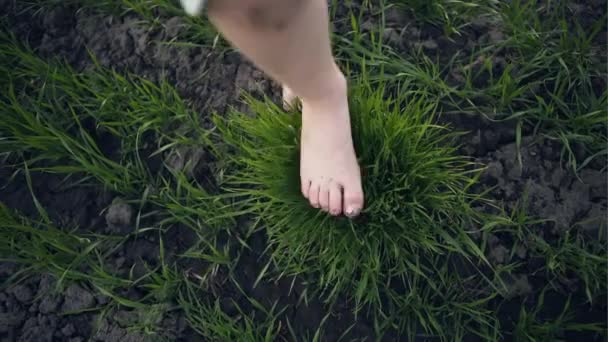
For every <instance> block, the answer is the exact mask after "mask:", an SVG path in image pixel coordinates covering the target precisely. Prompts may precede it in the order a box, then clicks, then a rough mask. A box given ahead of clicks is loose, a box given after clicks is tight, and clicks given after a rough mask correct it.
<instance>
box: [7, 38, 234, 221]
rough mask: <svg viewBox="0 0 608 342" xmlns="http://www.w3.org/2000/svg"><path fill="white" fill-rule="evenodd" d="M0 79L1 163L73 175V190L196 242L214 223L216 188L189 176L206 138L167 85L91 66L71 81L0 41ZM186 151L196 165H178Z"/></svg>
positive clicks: (56, 67)
mask: <svg viewBox="0 0 608 342" xmlns="http://www.w3.org/2000/svg"><path fill="white" fill-rule="evenodd" d="M92 58H93V61H95V60H94V57H92ZM0 72H1V73H3V74H4V75H5V76H6V77H4V78H3V79H2V80H0V89H1V90H2V91H1V94H0V110H1V111H2V112H3V113H5V115H4V117H3V120H2V121H1V122H0V138H1V139H0V154H4V155H8V156H9V157H8V160H10V161H12V162H14V163H21V161H22V160H25V161H26V162H27V164H28V165H29V166H30V168H31V169H32V170H33V171H42V172H51V173H60V174H66V175H78V177H79V178H80V179H79V180H78V182H80V183H83V182H86V181H87V180H93V181H95V182H97V183H99V184H102V185H103V186H105V187H106V188H108V189H109V190H112V191H116V192H118V193H120V194H122V195H125V196H127V197H130V198H133V199H134V200H135V201H139V203H140V207H143V205H144V203H149V204H154V205H156V206H159V207H161V208H162V212H163V213H164V214H166V217H165V218H164V219H163V220H162V221H161V222H162V223H163V225H165V226H170V225H172V224H176V223H180V224H186V225H187V226H188V227H191V228H193V229H194V230H196V231H197V232H203V231H205V227H209V226H210V225H212V224H214V223H213V222H212V221H214V220H212V218H213V217H215V216H220V215H219V213H218V212H217V208H219V207H220V206H221V204H219V205H217V206H216V204H218V203H220V202H221V199H219V198H215V199H213V198H211V197H212V196H211V194H212V192H213V191H215V190H214V189H216V187H217V186H216V184H217V183H220V182H221V179H220V178H219V177H210V174H211V173H212V172H213V171H215V170H212V169H210V168H209V169H207V170H205V171H207V172H208V173H209V174H205V175H201V176H200V177H198V176H197V175H194V174H193V172H192V170H193V169H194V168H195V167H196V166H197V165H192V163H197V164H200V163H201V160H200V159H203V158H204V159H206V160H208V161H210V162H212V161H213V159H214V158H215V157H214V154H215V153H217V151H216V149H215V147H214V144H212V143H211V141H210V140H209V134H210V131H209V130H207V129H205V128H204V127H203V123H202V118H201V117H200V116H199V114H197V113H194V112H193V111H192V110H190V109H189V108H188V107H187V106H186V104H185V103H184V101H183V100H182V99H181V98H180V97H179V95H178V94H177V92H176V90H175V89H174V88H172V87H171V86H170V85H169V84H168V83H166V82H161V84H160V85H156V84H154V83H152V82H150V81H147V80H145V79H143V78H140V77H136V76H132V75H127V76H123V75H120V74H118V73H117V72H115V71H113V70H108V69H105V68H102V67H101V66H99V65H94V66H93V67H92V68H91V69H90V70H87V71H85V72H82V73H79V72H76V71H75V70H73V69H72V68H70V67H69V66H67V65H65V64H64V63H61V62H60V61H51V62H49V61H46V60H43V59H41V58H39V57H37V56H36V55H35V53H34V52H33V51H31V50H29V49H27V48H25V47H22V46H20V45H19V44H17V43H16V42H15V41H14V38H13V37H11V36H9V35H7V34H1V33H0ZM151 141H152V142H153V143H150V142H151ZM189 150H196V153H198V156H199V157H198V159H196V158H190V159H189V158H187V157H188V156H186V155H184V154H185V152H183V151H189ZM196 153H191V154H192V155H196ZM171 158H173V159H174V160H177V159H179V160H181V161H180V162H172V163H171V162H169V160H170V159H171ZM212 165H213V164H212V163H209V167H211V166H212ZM211 213H215V214H214V215H211ZM216 214H217V215H216ZM219 221H220V222H216V223H217V225H218V226H223V225H224V226H225V224H227V221H226V220H219Z"/></svg>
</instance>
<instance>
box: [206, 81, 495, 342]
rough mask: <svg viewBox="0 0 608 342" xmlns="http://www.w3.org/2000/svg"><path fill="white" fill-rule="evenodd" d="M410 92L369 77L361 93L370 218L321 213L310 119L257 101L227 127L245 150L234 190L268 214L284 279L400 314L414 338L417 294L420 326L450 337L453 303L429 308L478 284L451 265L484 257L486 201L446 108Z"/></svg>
mask: <svg viewBox="0 0 608 342" xmlns="http://www.w3.org/2000/svg"><path fill="white" fill-rule="evenodd" d="M399 94H400V95H398V96H397V97H394V98H386V94H385V92H384V89H383V87H382V86H379V87H375V86H374V87H373V88H372V87H371V86H370V85H369V83H368V82H367V81H365V80H361V81H359V83H358V84H356V85H355V86H354V87H353V89H352V92H351V96H350V99H351V104H350V105H351V113H352V114H351V117H352V129H353V137H354V141H355V148H356V150H357V152H358V156H359V160H360V164H361V167H362V174H363V178H364V191H365V194H366V202H367V207H366V208H365V210H364V211H363V213H362V214H361V216H360V217H359V218H357V219H355V220H350V219H347V218H333V217H330V216H328V215H325V214H323V213H321V212H319V211H318V210H315V209H312V208H310V206H309V204H308V203H307V202H306V201H305V200H304V199H303V197H302V195H301V193H300V190H299V188H300V187H299V184H300V180H299V139H300V138H299V131H300V118H299V116H297V115H288V114H285V113H284V112H283V111H282V110H280V109H279V108H278V107H277V106H276V105H274V104H271V103H268V102H263V101H256V100H250V104H251V108H252V109H253V111H254V112H255V114H256V117H255V118H253V117H251V116H248V115H244V114H240V113H233V115H232V116H231V117H230V118H229V119H228V120H223V119H221V118H219V117H218V119H217V120H216V122H217V125H218V127H219V128H220V131H221V132H222V134H223V136H224V138H225V139H226V140H227V141H228V142H229V143H230V144H231V145H232V146H233V147H234V149H235V154H234V162H235V163H236V169H238V171H236V172H235V173H234V174H232V175H229V176H227V183H228V184H229V185H228V188H229V191H231V192H232V193H233V195H234V197H235V199H236V201H237V203H238V204H239V205H241V206H244V207H245V208H246V210H248V211H250V212H252V213H255V214H256V215H258V216H259V218H260V222H259V223H260V225H262V226H263V227H264V228H265V229H266V232H267V234H268V240H269V251H270V255H271V258H270V260H271V263H272V264H273V266H274V268H275V269H276V270H278V271H277V275H278V276H279V277H280V276H291V275H305V276H310V275H313V274H314V275H315V276H316V277H318V281H316V284H317V286H318V288H319V289H320V293H321V296H322V297H323V298H325V299H326V300H327V301H328V302H330V303H331V302H333V301H334V300H335V299H336V298H337V297H339V296H346V297H347V298H348V299H349V300H353V301H354V302H355V303H356V309H355V310H356V311H359V310H360V309H362V308H368V309H372V311H373V312H375V313H379V312H382V315H385V314H386V315H389V316H390V315H391V314H394V315H395V318H398V322H397V323H396V324H397V325H398V327H399V328H402V329H404V328H405V327H406V325H407V324H408V322H405V321H404V319H403V317H404V315H403V311H401V310H405V311H408V310H417V309H416V308H415V307H412V306H408V305H411V304H412V303H406V302H405V301H404V300H403V298H404V297H407V296H408V295H411V296H413V297H411V299H416V301H417V302H418V304H419V305H418V308H419V309H420V315H417V314H418V313H415V316H416V315H417V316H419V317H416V319H418V318H424V319H426V322H429V321H434V322H432V323H429V324H425V325H424V328H425V330H426V332H427V333H437V334H439V335H442V336H448V335H449V331H450V329H451V328H442V327H444V326H445V324H446V323H447V322H448V321H449V319H451V318H449V317H448V316H450V317H452V318H453V317H456V316H457V315H453V313H451V312H449V309H448V308H447V306H442V305H439V306H440V307H439V308H438V309H437V310H435V311H433V310H432V309H431V308H430V307H429V306H430V305H432V303H433V302H434V301H435V300H438V301H439V302H441V301H444V300H448V301H454V303H457V302H459V300H460V299H457V297H458V296H451V295H452V294H454V295H456V293H450V291H447V292H443V291H444V290H445V289H446V287H447V288H449V289H457V288H460V286H462V287H465V286H467V285H466V284H465V283H466V281H465V277H460V276H456V277H453V275H454V274H453V272H454V271H453V270H450V269H448V268H447V267H446V266H447V265H449V264H450V260H451V259H450V258H452V257H453V258H454V259H459V260H460V261H464V262H463V264H468V265H469V266H474V265H476V264H477V263H478V262H479V261H480V260H483V259H484V256H483V253H482V251H481V250H480V249H479V248H478V246H477V244H476V243H475V242H474V241H473V240H472V238H471V237H470V236H469V235H468V234H467V231H466V229H467V227H470V226H471V225H473V224H474V221H475V220H476V219H477V218H478V215H477V214H475V212H474V211H473V210H472V209H471V203H472V202H474V201H475V200H477V199H478V197H477V196H475V195H472V194H470V193H469V192H468V189H469V187H470V186H471V185H473V184H474V183H475V180H476V175H477V174H478V173H477V170H476V168H475V165H474V164H473V163H471V162H470V161H468V160H467V159H466V158H465V157H461V156H457V155H456V154H455V151H456V147H455V146H453V145H452V139H453V138H455V137H456V136H457V135H458V133H454V132H451V131H450V130H449V129H448V128H447V127H445V126H441V125H439V124H436V123H435V121H436V120H435V119H436V118H435V117H436V105H435V104H433V103H427V102H426V101H425V99H424V98H423V97H417V98H415V97H413V96H410V95H411V94H410V93H409V92H408V89H402V91H401V92H400V93H399ZM448 284H449V285H448ZM478 284H479V281H478ZM442 292H443V293H442ZM469 293H470V292H469ZM439 298H442V299H441V300H440V299H439ZM387 299H388V301H387ZM480 305H481V302H478V303H477V304H475V305H474V306H480ZM397 312H399V314H397ZM472 312H473V314H472V316H474V317H475V319H474V320H475V321H476V322H477V323H480V321H483V319H481V316H483V315H484V314H483V313H482V312H481V311H480V310H473V311H472ZM425 315H426V317H423V316H425ZM386 317H388V316H386ZM386 317H385V318H386ZM411 322H413V320H412V321H410V322H409V323H411ZM433 323H436V324H433ZM482 324H483V323H482ZM448 326H449V325H448Z"/></svg>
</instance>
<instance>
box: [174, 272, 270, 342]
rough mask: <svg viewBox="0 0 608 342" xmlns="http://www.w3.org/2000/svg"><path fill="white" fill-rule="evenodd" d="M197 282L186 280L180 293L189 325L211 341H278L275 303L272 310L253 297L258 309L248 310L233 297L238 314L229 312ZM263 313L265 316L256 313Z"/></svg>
mask: <svg viewBox="0 0 608 342" xmlns="http://www.w3.org/2000/svg"><path fill="white" fill-rule="evenodd" d="M198 288H199V287H198V286H197V284H193V283H192V282H190V281H184V282H183V284H182V287H181V290H180V294H179V297H178V302H179V304H180V306H181V307H182V308H183V309H184V312H185V313H186V318H187V319H188V321H189V322H190V326H191V327H192V328H193V329H194V330H195V331H196V332H198V333H199V334H200V335H201V336H202V337H204V338H205V339H206V340H208V341H238V342H262V341H264V342H270V341H278V340H279V339H278V338H279V337H278V335H279V332H280V330H281V329H282V326H281V322H280V321H279V320H278V318H277V316H278V315H279V314H280V312H275V311H277V308H276V304H275V306H273V307H272V308H270V309H269V310H268V309H266V308H265V307H264V306H262V305H261V304H260V303H258V302H257V301H255V300H254V299H252V298H249V301H250V303H251V304H252V305H253V307H254V308H255V309H257V311H253V313H248V312H246V311H245V310H244V309H243V308H241V307H240V306H239V304H238V303H236V302H234V301H232V303H231V304H230V305H231V306H233V307H234V311H236V312H237V313H236V315H229V314H227V313H226V312H225V311H224V309H222V306H221V304H220V299H219V298H217V299H215V300H213V299H209V298H208V297H209V296H208V295H206V294H205V293H203V292H202V291H200V290H199V289H198ZM256 312H257V314H258V316H259V315H260V314H261V315H262V317H256Z"/></svg>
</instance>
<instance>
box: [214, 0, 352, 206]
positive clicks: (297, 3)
mask: <svg viewBox="0 0 608 342" xmlns="http://www.w3.org/2000/svg"><path fill="white" fill-rule="evenodd" d="M208 6H209V7H208V9H209V17H210V19H211V21H212V22H213V23H214V24H215V25H216V26H217V27H218V28H219V30H220V31H221V32H222V34H224V36H225V37H226V38H227V39H228V40H229V41H231V42H232V43H233V44H234V45H235V46H236V47H237V48H239V49H240V51H241V52H242V53H244V54H245V56H247V57H248V58H249V59H251V60H252V61H253V62H254V63H255V64H256V65H257V66H258V67H259V68H261V69H262V70H263V71H264V72H266V73H268V74H269V75H270V76H271V77H273V78H274V79H276V80H277V81H279V82H281V84H282V85H283V86H286V87H288V88H287V89H289V90H290V91H291V92H292V93H293V95H296V96H297V97H299V98H300V99H301V101H302V146H301V157H300V163H301V165H300V177H301V181H302V193H303V195H304V196H305V197H306V198H308V200H309V201H310V203H311V205H312V206H314V207H316V208H322V209H324V210H326V211H329V212H330V213H332V214H334V215H339V214H341V213H342V212H344V213H345V214H346V215H348V216H355V215H357V214H358V213H359V212H360V210H361V209H362V207H363V191H362V187H361V176H360V170H359V165H358V163H357V159H356V156H355V151H354V148H353V143H352V137H351V128H350V117H349V112H348V101H347V85H346V79H345V77H344V75H343V74H342V72H341V71H340V70H339V68H338V66H337V65H336V63H335V61H334V58H333V56H332V53H331V46H330V39H329V18H328V10H327V2H326V0H210V2H209V4H208ZM288 93H289V91H288V92H286V95H287V94H288ZM286 100H287V99H286Z"/></svg>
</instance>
